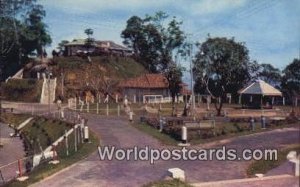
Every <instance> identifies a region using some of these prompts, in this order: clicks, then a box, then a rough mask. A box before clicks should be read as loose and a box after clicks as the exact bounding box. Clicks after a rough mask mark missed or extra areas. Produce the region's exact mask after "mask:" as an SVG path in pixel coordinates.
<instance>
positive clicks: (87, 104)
mask: <svg viewBox="0 0 300 187" xmlns="http://www.w3.org/2000/svg"><path fill="white" fill-rule="evenodd" d="M86 111H87V113H89V112H90V103H89V102H87V103H86Z"/></svg>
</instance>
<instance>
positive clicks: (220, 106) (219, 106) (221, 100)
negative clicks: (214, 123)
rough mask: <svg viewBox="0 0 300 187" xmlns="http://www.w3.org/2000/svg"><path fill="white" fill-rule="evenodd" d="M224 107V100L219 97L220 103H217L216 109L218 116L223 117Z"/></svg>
mask: <svg viewBox="0 0 300 187" xmlns="http://www.w3.org/2000/svg"><path fill="white" fill-rule="evenodd" d="M222 107H223V99H222V97H218V101H217V102H215V108H216V110H217V116H221V111H222Z"/></svg>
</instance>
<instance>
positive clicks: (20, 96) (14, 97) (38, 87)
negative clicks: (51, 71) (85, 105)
mask: <svg viewBox="0 0 300 187" xmlns="http://www.w3.org/2000/svg"><path fill="white" fill-rule="evenodd" d="M42 86H43V81H42V80H36V79H10V80H9V81H8V82H7V83H5V82H3V83H1V89H0V92H1V96H2V97H3V98H4V99H5V100H7V101H22V102H39V101H40V96H41V92H42Z"/></svg>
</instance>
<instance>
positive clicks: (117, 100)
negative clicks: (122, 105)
mask: <svg viewBox="0 0 300 187" xmlns="http://www.w3.org/2000/svg"><path fill="white" fill-rule="evenodd" d="M118 97H119V95H118V94H116V103H118V102H119V98H118Z"/></svg>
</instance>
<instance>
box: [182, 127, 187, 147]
mask: <svg viewBox="0 0 300 187" xmlns="http://www.w3.org/2000/svg"><path fill="white" fill-rule="evenodd" d="M181 140H182V143H184V144H186V143H187V128H186V126H182V128H181Z"/></svg>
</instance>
